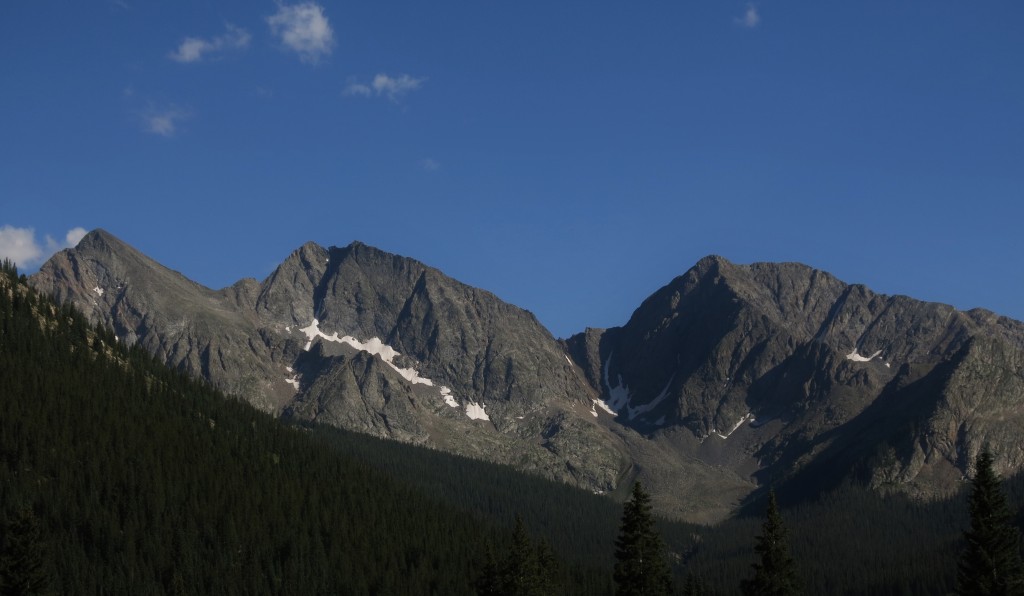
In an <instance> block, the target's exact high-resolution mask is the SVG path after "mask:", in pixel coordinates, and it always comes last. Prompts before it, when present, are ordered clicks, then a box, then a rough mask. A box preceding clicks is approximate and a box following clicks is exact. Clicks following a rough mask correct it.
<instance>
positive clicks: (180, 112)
mask: <svg viewBox="0 0 1024 596" xmlns="http://www.w3.org/2000/svg"><path fill="white" fill-rule="evenodd" d="M190 116H191V114H190V113H189V111H188V110H184V109H182V108H179V107H177V106H170V107H167V108H163V109H155V108H153V109H149V110H147V111H146V112H145V113H143V115H142V120H143V130H145V131H146V132H151V133H153V134H155V135H160V136H162V137H173V136H174V133H175V132H177V130H178V124H180V123H181V122H183V121H185V120H187V119H188V118H189V117H190Z"/></svg>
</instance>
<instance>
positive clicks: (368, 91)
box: [342, 73, 427, 101]
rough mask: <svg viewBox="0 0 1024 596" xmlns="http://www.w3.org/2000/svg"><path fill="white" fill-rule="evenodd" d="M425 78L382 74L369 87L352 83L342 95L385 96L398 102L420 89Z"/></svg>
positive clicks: (374, 78)
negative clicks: (407, 94)
mask: <svg viewBox="0 0 1024 596" xmlns="http://www.w3.org/2000/svg"><path fill="white" fill-rule="evenodd" d="M426 80H427V79H425V78H419V79H416V78H413V77H411V76H409V75H407V74H402V75H398V76H397V77H391V76H388V75H386V74H384V73H380V74H378V75H377V76H375V77H373V81H372V82H370V84H369V85H367V84H364V83H358V82H352V83H349V84H348V86H346V87H345V90H344V91H342V95H360V96H363V97H372V96H374V95H376V96H378V97H379V96H381V95H383V96H385V97H387V98H388V99H390V100H391V101H398V99H399V98H400V97H402V96H403V95H405V94H406V93H409V92H410V91H415V90H417V89H419V88H420V86H421V85H422V84H423V81H426Z"/></svg>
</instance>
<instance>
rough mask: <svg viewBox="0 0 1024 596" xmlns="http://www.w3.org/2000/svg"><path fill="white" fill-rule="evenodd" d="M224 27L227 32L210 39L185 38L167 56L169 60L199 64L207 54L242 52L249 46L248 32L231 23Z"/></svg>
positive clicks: (250, 37) (249, 37)
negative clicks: (230, 51)
mask: <svg viewBox="0 0 1024 596" xmlns="http://www.w3.org/2000/svg"><path fill="white" fill-rule="evenodd" d="M226 26H227V31H225V32H224V33H223V34H222V35H218V36H216V37H213V38H210V39H202V38H199V37H186V38H185V39H184V40H183V41H182V42H181V44H180V45H179V46H178V49H176V50H174V51H173V52H171V53H170V54H169V55H168V56H169V57H170V59H171V60H174V61H177V62H199V61H200V60H202V59H203V58H204V57H205V56H207V55H209V54H216V53H218V52H223V51H225V50H244V49H245V48H247V47H248V46H249V41H250V40H251V39H252V36H251V35H249V32H248V31H246V30H245V29H242V28H241V27H236V26H234V25H232V24H231V23H228V24H227V25H226Z"/></svg>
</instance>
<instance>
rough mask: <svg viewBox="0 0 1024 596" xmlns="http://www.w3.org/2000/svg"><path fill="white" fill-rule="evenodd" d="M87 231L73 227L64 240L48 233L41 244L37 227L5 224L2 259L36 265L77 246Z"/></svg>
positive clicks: (0, 231)
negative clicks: (37, 237)
mask: <svg viewBox="0 0 1024 596" xmlns="http://www.w3.org/2000/svg"><path fill="white" fill-rule="evenodd" d="M86 233H87V232H86V230H85V228H72V229H70V230H68V233H67V234H65V235H64V241H63V242H60V241H58V240H54V239H53V237H51V236H49V235H47V236H46V237H45V238H44V240H43V243H42V244H40V243H39V242H37V241H36V231H35V229H33V228H16V227H14V226H10V225H5V226H3V227H2V228H0V259H10V260H11V261H13V262H14V263H15V264H16V265H17V266H18V267H35V266H36V265H39V264H41V263H42V262H43V261H45V260H46V259H49V258H50V257H51V256H53V254H54V253H55V252H57V251H58V250H62V249H65V248H72V247H74V246H77V245H78V243H79V242H80V241H81V240H82V238H83V237H84V236H85V235H86Z"/></svg>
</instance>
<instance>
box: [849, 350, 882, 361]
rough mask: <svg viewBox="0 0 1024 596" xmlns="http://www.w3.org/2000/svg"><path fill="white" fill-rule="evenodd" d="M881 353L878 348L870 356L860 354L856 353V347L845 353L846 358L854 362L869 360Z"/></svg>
mask: <svg viewBox="0 0 1024 596" xmlns="http://www.w3.org/2000/svg"><path fill="white" fill-rule="evenodd" d="M881 354H882V350H878V351H877V352H875V353H874V354H872V355H870V356H861V355H860V354H858V353H857V348H854V349H853V351H852V352H850V353H849V354H847V355H846V359H847V360H853V361H854V362H871V361H872V360H874V359H875V358H878V357H879V356H880V355H881Z"/></svg>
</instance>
